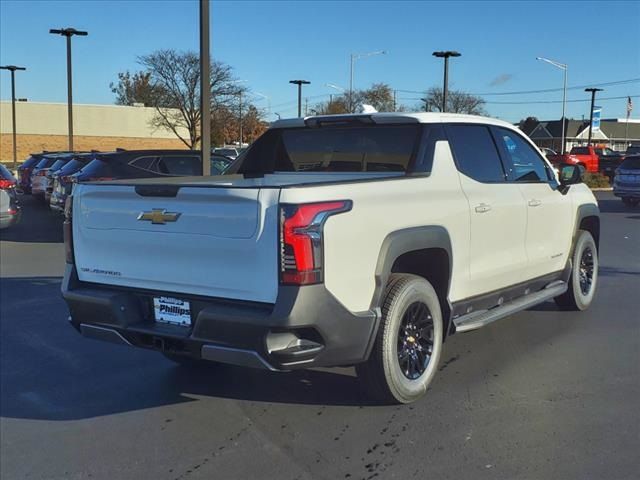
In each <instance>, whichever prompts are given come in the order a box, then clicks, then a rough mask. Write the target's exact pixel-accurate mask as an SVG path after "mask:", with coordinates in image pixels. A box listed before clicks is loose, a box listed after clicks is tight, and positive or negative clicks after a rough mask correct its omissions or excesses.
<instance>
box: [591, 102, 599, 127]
mask: <svg viewBox="0 0 640 480" xmlns="http://www.w3.org/2000/svg"><path fill="white" fill-rule="evenodd" d="M601 117H602V107H596V106H594V107H593V122H592V123H591V131H592V132H597V131H598V130H600V118H601Z"/></svg>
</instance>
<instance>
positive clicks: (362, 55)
mask: <svg viewBox="0 0 640 480" xmlns="http://www.w3.org/2000/svg"><path fill="white" fill-rule="evenodd" d="M386 54H387V51H386V50H379V51H377V52H369V53H352V54H351V57H350V59H351V63H350V68H349V113H353V110H354V105H353V68H354V64H355V63H356V60H359V59H361V58H367V57H373V56H374V55H386Z"/></svg>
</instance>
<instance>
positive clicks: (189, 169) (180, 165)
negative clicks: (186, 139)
mask: <svg viewBox="0 0 640 480" xmlns="http://www.w3.org/2000/svg"><path fill="white" fill-rule="evenodd" d="M158 170H159V171H160V173H163V174H165V175H200V172H201V166H200V157H196V156H192V155H189V156H183V155H164V156H162V157H161V158H160V161H159V162H158Z"/></svg>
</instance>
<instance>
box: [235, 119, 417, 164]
mask: <svg viewBox="0 0 640 480" xmlns="http://www.w3.org/2000/svg"><path fill="white" fill-rule="evenodd" d="M419 133H420V126H419V125H417V124H416V125H413V124H412V125H376V126H366V127H363V126H353V127H351V126H340V127H330V126H328V127H320V128H292V129H275V130H271V131H269V132H267V133H265V134H264V135H263V136H262V137H260V138H259V139H258V140H257V141H256V142H255V143H254V145H253V146H252V147H251V148H250V149H249V151H247V153H246V155H245V156H244V158H243V161H242V165H241V166H240V168H239V171H238V173H251V174H256V173H272V172H407V171H409V169H410V165H411V160H412V157H413V152H414V150H415V147H416V143H417V141H418V138H419Z"/></svg>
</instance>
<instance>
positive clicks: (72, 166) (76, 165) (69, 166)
mask: <svg viewBox="0 0 640 480" xmlns="http://www.w3.org/2000/svg"><path fill="white" fill-rule="evenodd" d="M82 165H83V163H82V162H79V161H78V160H71V161H69V162H67V163H66V165H65V166H64V167H62V168H61V169H60V170H59V173H60V175H70V174H72V173H74V172H77V171H78V170H80V169H81V168H82Z"/></svg>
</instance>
